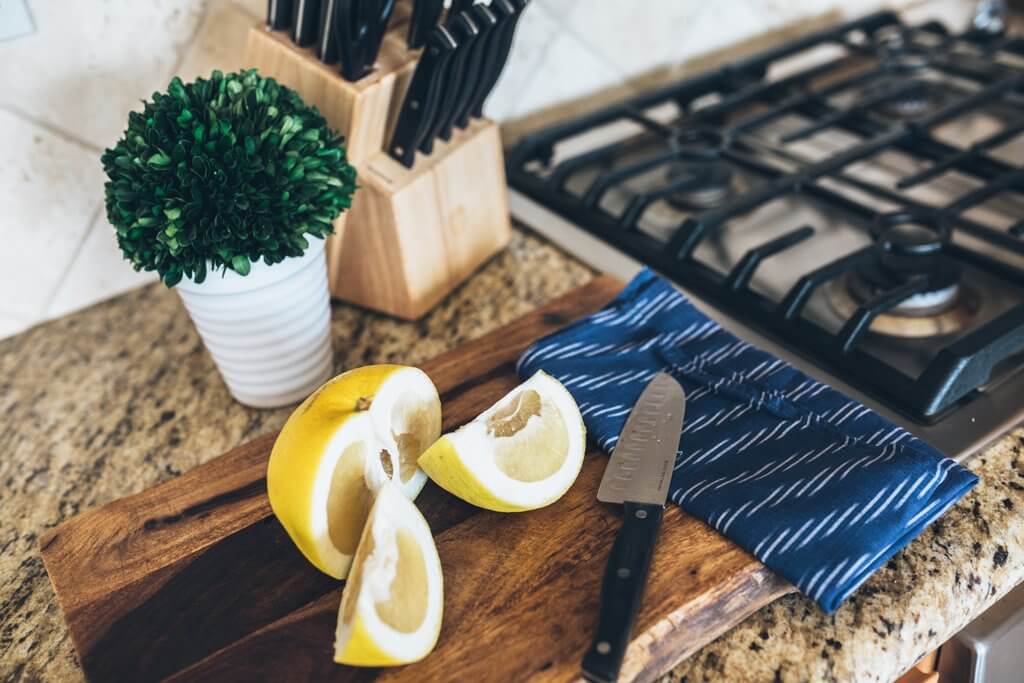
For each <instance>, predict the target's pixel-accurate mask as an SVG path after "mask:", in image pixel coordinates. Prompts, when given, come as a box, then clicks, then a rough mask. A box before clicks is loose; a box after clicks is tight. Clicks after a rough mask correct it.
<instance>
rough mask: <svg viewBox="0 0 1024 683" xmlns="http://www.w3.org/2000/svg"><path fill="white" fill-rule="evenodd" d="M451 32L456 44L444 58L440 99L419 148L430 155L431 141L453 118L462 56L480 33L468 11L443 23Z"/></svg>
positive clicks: (463, 72) (464, 67)
mask: <svg viewBox="0 0 1024 683" xmlns="http://www.w3.org/2000/svg"><path fill="white" fill-rule="evenodd" d="M445 27H446V28H447V29H448V30H449V31H450V32H451V35H452V37H453V38H455V43H456V45H457V47H456V50H455V54H453V55H452V58H451V59H450V60H449V61H448V65H447V67H446V69H445V72H444V76H443V77H442V79H441V88H442V89H441V98H440V101H439V105H438V108H437V112H436V113H435V115H434V119H433V121H432V122H431V124H430V127H429V128H428V130H427V134H426V135H425V136H424V138H423V140H422V142H421V143H420V146H419V149H420V151H421V152H423V153H424V154H431V153H433V151H434V140H435V139H436V138H437V137H438V136H439V135H441V131H442V130H444V129H445V128H446V127H448V128H449V129H450V127H451V126H450V124H451V121H452V120H453V119H454V118H455V113H454V111H453V108H454V107H455V101H456V99H457V98H458V93H459V88H460V86H461V85H462V80H463V78H464V77H465V69H466V57H467V56H468V52H467V50H468V48H469V46H470V44H471V43H472V41H473V39H474V38H475V37H476V36H477V34H478V33H479V32H480V29H478V28H477V27H476V24H474V23H473V20H472V19H470V18H469V15H468V14H457V15H455V16H454V17H453V18H452V20H451V21H450V22H448V23H446V24H445Z"/></svg>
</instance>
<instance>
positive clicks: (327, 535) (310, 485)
mask: <svg viewBox="0 0 1024 683" xmlns="http://www.w3.org/2000/svg"><path fill="white" fill-rule="evenodd" d="M440 433H441V400H440V398H439V397H438V395H437V389H436V388H435V387H434V384H433V382H431V381H430V378H429V377H427V375H426V373H424V372H423V371H422V370H418V369H417V368H410V367H405V366H400V365H370V366H366V367H363V368H359V369H356V370H351V371H349V372H346V373H343V374H341V375H338V376H337V377H335V378H334V379H332V380H330V381H328V382H327V383H325V384H324V385H323V386H322V387H320V388H319V389H317V390H316V391H315V392H314V393H313V394H312V395H311V396H310V397H309V398H307V399H306V400H305V401H303V402H302V403H301V404H300V405H299V407H298V408H296V409H295V412H293V413H292V415H291V417H289V418H288V421H287V422H286V423H285V426H284V428H283V429H282V430H281V433H280V434H279V435H278V437H277V441H276V442H275V443H274V448H273V451H272V452H271V454H270V463H269V464H268V466H267V494H268V496H269V498H270V507H271V508H272V509H273V511H274V514H275V515H276V516H277V518H278V520H280V522H281V524H282V525H283V526H284V528H285V529H286V530H287V532H288V535H289V536H291V538H292V540H293V541H294V542H295V545H296V546H298V548H299V550H301V551H302V553H303V554H304V555H305V556H306V558H307V559H308V560H309V561H310V562H312V563H313V564H314V565H315V566H316V567H317V568H319V569H320V570H321V571H323V572H325V573H327V574H329V575H331V576H333V577H335V578H338V579H342V578H345V576H346V575H347V574H348V570H349V565H350V564H351V562H352V556H353V555H354V554H355V551H356V547H357V545H358V543H359V539H360V536H361V534H362V531H363V526H364V524H365V522H366V518H367V515H368V514H369V511H370V507H371V505H372V504H373V499H374V496H375V494H376V492H377V491H378V490H379V489H380V487H381V486H382V485H383V484H384V483H386V482H393V483H394V485H395V487H396V489H397V490H399V491H400V492H401V493H402V494H404V495H405V496H406V497H407V498H409V499H413V498H415V497H416V496H417V495H418V494H419V492H420V490H421V489H422V488H423V484H424V483H425V482H426V476H425V475H424V473H423V472H422V471H421V470H420V469H419V468H417V467H416V459H417V457H418V456H419V455H420V454H421V453H422V452H423V451H424V450H425V449H426V448H427V447H428V446H429V445H430V444H432V443H433V442H434V441H436V440H437V437H438V436H439V435H440Z"/></svg>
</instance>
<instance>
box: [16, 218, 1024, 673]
mask: <svg viewBox="0 0 1024 683" xmlns="http://www.w3.org/2000/svg"><path fill="white" fill-rule="evenodd" d="M591 275H592V274H591V272H590V271H589V270H588V269H587V268H585V267H584V266H582V265H580V264H579V263H578V262H576V261H574V260H573V259H571V258H570V257H568V256H566V255H565V254H563V253H561V252H560V251H558V250H557V249H556V248H554V247H552V246H551V245H549V244H547V243H545V242H543V241H542V240H540V239H538V238H537V237H534V236H532V235H530V234H528V233H525V232H523V231H520V230H515V231H514V237H513V240H512V244H511V246H510V247H509V248H508V249H507V250H505V251H504V252H503V253H502V254H500V255H499V256H497V257H495V258H494V259H493V260H491V261H490V262H489V263H488V264H487V265H486V266H485V267H484V268H482V269H481V270H480V271H479V272H478V273H477V274H476V275H474V276H473V277H472V278H471V279H470V280H469V281H468V282H466V283H465V284H464V285H463V286H461V287H460V288H458V289H457V290H456V291H455V292H454V293H453V294H452V295H450V296H449V297H448V298H447V299H446V300H445V301H444V302H443V303H442V304H441V305H440V306H438V307H437V308H436V309H435V310H434V311H433V312H432V313H431V314H429V315H428V316H426V317H425V318H424V319H422V320H420V321H417V322H402V321H398V320H395V319H392V318H388V317H386V316H382V315H378V314H374V313H370V312H367V311H365V310H362V309H358V308H356V307H353V306H348V305H345V304H339V303H335V304H334V305H333V311H332V314H333V332H334V338H335V345H334V363H335V367H336V368H338V369H342V368H348V367H353V366H358V365H363V364H366V363H374V362H385V361H392V362H404V363H413V364H415V363H418V362H422V361H424V360H426V359H428V358H430V357H432V356H435V355H437V354H439V353H441V352H442V351H445V350H447V349H449V348H452V347H454V346H456V345H458V344H460V343H462V342H464V341H466V340H469V339H472V338H475V337H478V336H480V335H482V334H484V333H486V332H488V331H490V330H492V329H494V328H496V327H498V326H499V325H502V324H504V323H507V322H510V321H512V320H514V319H515V318H517V317H518V316H520V315H522V314H523V313H526V312H527V311H529V310H531V309H533V308H535V307H536V306H539V305H540V304H542V303H544V302H546V301H548V300H550V299H551V298H553V297H555V296H558V295H560V294H563V293H565V292H566V291H568V290H570V289H572V288H573V287H575V286H577V285H580V284H582V283H583V282H585V281H586V280H587V279H589V278H590V277H591ZM289 412H290V410H289V409H287V408H285V409H280V410H273V411H260V410H253V409H248V408H245V407H243V406H241V405H239V404H238V403H235V402H234V401H233V400H231V399H230V397H229V396H228V393H227V390H226V388H225V387H224V385H223V383H222V382H221V380H220V378H219V376H218V374H217V372H216V370H215V368H214V366H213V362H212V360H211V359H210V357H209V355H208V354H207V353H206V351H205V350H204V349H203V346H202V344H201V343H200V341H199V338H198V336H197V334H196V332H195V330H194V329H193V327H192V325H191V323H190V321H189V319H188V316H187V314H186V312H185V310H184V308H183V307H182V305H181V303H180V301H179V300H178V297H177V295H176V294H175V293H173V292H170V291H167V290H166V289H164V288H163V287H162V286H161V285H150V286H147V287H143V288H141V289H138V290H135V291H132V292H129V293H128V294H125V295H123V296H120V297H118V298H116V299H112V300H110V301H107V302H104V303H101V304H98V305H96V306H93V307H92V308H89V309H86V310H84V311H81V312H79V313H75V314H73V315H70V316H66V317H64V318H60V319H58V320H54V321H51V322H48V323H45V324H43V325H40V326H38V327H35V328H33V329H31V330H29V331H27V332H24V333H22V334H20V335H18V336H16V337H12V338H9V339H6V340H2V341H0V415H3V417H4V419H3V422H2V423H0V453H2V454H3V455H2V457H0V501H2V503H0V513H2V516H0V677H2V678H3V679H4V680H15V679H28V680H36V679H44V680H61V681H66V680H78V679H81V677H82V674H81V670H80V669H79V668H78V665H77V662H76V658H75V653H74V650H73V648H72V645H71V641H70V639H69V638H68V633H67V630H66V628H65V627H64V622H63V617H62V615H61V613H60V609H59V607H58V606H57V603H56V600H55V598H54V595H53V590H52V588H51V587H50V583H49V580H48V579H47V576H46V571H45V570H44V568H43V563H42V559H41V558H40V555H39V548H38V540H37V539H38V537H39V535H40V534H42V533H43V532H44V531H45V530H47V529H49V528H52V527H54V526H56V525H57V524H59V523H60V522H62V521H64V520H66V519H68V518H70V517H72V516H74V515H75V514H77V513H78V512H81V511H83V510H86V509H89V508H92V507H96V506H98V505H102V504H104V503H107V502H109V501H112V500H114V499H116V498H119V497H122V496H125V495H127V494H130V493H134V492H137V491H140V490H142V489H144V488H147V487H149V486H152V485H153V484H155V483H157V482H159V481H162V480H165V479H168V478H170V477H174V476H176V475H178V474H180V473H181V472H184V471H186V470H188V469H191V468H192V467H195V466H196V465H198V464H200V463H202V462H204V461H207V460H209V459H211V458H213V457H216V456H217V455H218V454H220V453H222V452H224V451H226V450H228V449H230V448H232V447H234V446H236V445H238V444H240V443H243V442H245V441H247V440H249V439H251V438H253V437H255V436H257V435H259V434H263V433H266V432H269V431H272V430H274V429H277V428H279V427H280V426H281V425H282V424H283V422H284V420H285V418H286V417H287V415H288V413H289ZM971 467H972V469H974V470H975V471H976V472H977V473H978V474H979V475H980V476H981V480H982V481H981V484H980V485H979V486H978V487H977V488H976V489H975V490H974V491H973V492H972V493H970V494H969V495H968V496H967V497H965V498H964V500H963V501H961V502H960V503H959V504H958V505H957V506H956V507H955V508H954V509H953V510H951V511H950V512H949V513H948V514H947V515H946V516H945V517H944V518H943V519H942V520H940V521H939V522H937V523H936V524H934V525H933V526H932V527H931V528H930V529H929V530H928V531H926V532H925V533H924V534H923V535H922V536H921V538H919V539H918V540H916V541H915V542H914V543H912V544H911V545H910V546H909V547H908V548H907V549H906V550H904V551H903V552H901V553H900V554H898V555H897V556H896V557H895V558H894V559H893V560H892V561H891V562H889V564H888V565H887V566H886V567H884V568H883V569H882V570H880V571H879V572H878V573H877V574H876V575H875V576H874V577H872V579H871V580H870V581H869V582H868V583H867V584H866V585H865V586H864V587H862V588H861V590H859V591H858V592H857V593H856V594H855V595H854V596H853V597H852V598H851V599H850V600H849V601H848V602H847V604H846V605H844V606H843V607H842V608H841V609H840V610H838V611H837V612H836V613H835V614H833V615H831V616H826V615H824V614H822V613H821V611H820V610H818V608H817V607H815V606H814V605H813V604H812V603H811V602H810V601H809V600H806V599H804V598H803V597H800V596H788V597H786V598H783V599H781V600H778V601H777V602H775V603H774V604H772V605H769V606H767V607H765V608H763V609H761V610H760V611H758V612H756V613H755V614H753V615H752V616H751V617H749V618H748V619H747V620H746V621H745V622H743V623H742V624H740V625H739V626H737V627H736V628H734V629H733V630H732V631H730V632H728V633H726V634H724V635H722V636H721V637H719V638H718V639H717V640H716V641H714V642H712V643H711V644H709V645H707V646H706V647H704V648H703V649H702V650H700V651H699V652H697V653H696V654H694V655H693V656H691V657H690V658H689V659H688V660H686V661H685V662H683V663H682V664H680V665H679V666H678V667H677V668H676V669H675V670H674V671H673V672H672V673H671V674H669V675H667V676H666V677H665V678H664V679H663V680H664V681H687V682H694V681H747V680H750V681H834V680H835V681H887V680H891V679H892V678H893V677H895V676H896V675H898V674H899V673H900V672H902V671H904V670H905V669H907V668H908V667H909V666H911V665H912V664H913V662H914V661H915V660H916V659H917V657H918V656H920V655H921V654H923V653H924V652H926V651H928V650H929V649H931V648H933V647H934V646H935V645H937V644H939V643H941V642H942V641H943V640H945V639H946V638H948V637H949V636H950V635H951V634H953V633H954V632H956V631H957V630H958V629H959V628H960V627H961V626H962V625H963V624H965V623H966V622H968V621H969V620H970V619H971V618H972V617H973V616H975V615H977V614H978V613H979V612H980V611H982V610H983V609H984V608H985V607H987V606H988V605H989V604H991V603H992V602H994V601H995V600H996V599H997V598H998V597H999V596H1000V595H1002V594H1003V593H1005V592H1006V591H1008V590H1009V589H1010V588H1012V587H1013V586H1015V585H1016V584H1017V583H1018V582H1019V581H1021V579H1022V578H1024V430H1018V431H1017V432H1015V433H1014V434H1012V435H1009V436H1007V437H1005V438H1004V439H1003V440H1002V441H1000V442H999V443H998V444H996V445H994V446H993V447H991V448H990V449H988V450H987V451H986V452H985V453H984V454H983V455H982V456H980V457H978V458H976V459H975V460H974V461H973V462H972V464H971Z"/></svg>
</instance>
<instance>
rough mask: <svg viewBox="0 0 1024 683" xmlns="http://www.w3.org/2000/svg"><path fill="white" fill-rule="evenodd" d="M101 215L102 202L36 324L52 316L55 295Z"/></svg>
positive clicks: (78, 257)
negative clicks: (51, 310) (51, 308)
mask: <svg viewBox="0 0 1024 683" xmlns="http://www.w3.org/2000/svg"><path fill="white" fill-rule="evenodd" d="M102 214H103V202H100V205H99V206H98V207H96V208H95V209H93V212H92V215H91V216H90V217H89V224H88V227H87V228H86V229H85V231H84V232H83V233H82V237H81V238H80V239H79V240H78V246H77V247H75V251H74V255H73V256H72V257H71V259H70V260H69V261H68V262H67V263H66V264H65V265H64V273H63V275H61V277H60V278H58V279H57V283H56V284H55V285H54V286H53V289H51V290H50V293H49V294H48V295H47V296H46V302H45V303H44V304H43V310H42V313H41V315H40V317H39V320H38V321H37V322H42V321H43V320H50V319H51V318H52V316H51V315H50V307H51V306H53V302H54V301H55V300H56V299H57V295H58V294H59V293H60V290H61V288H63V287H64V284H65V283H66V282H67V278H68V273H70V272H71V269H72V268H74V266H75V264H76V263H78V259H80V258H82V252H83V251H85V242H86V240H88V239H89V236H90V235H92V232H93V230H96V229H97V228H96V226H97V224H98V223H99V222H100V221H99V217H100V216H101V215H102ZM69 312H70V311H69ZM58 317H59V316H58Z"/></svg>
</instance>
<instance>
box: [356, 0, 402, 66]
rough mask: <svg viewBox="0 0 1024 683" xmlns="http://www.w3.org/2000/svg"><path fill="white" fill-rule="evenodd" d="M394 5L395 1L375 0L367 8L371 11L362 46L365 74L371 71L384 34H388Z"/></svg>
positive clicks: (364, 0)
mask: <svg viewBox="0 0 1024 683" xmlns="http://www.w3.org/2000/svg"><path fill="white" fill-rule="evenodd" d="M363 2H366V0H363ZM395 4H396V2H395V0H375V2H374V3H371V4H370V6H369V7H370V9H371V10H373V11H372V12H371V14H370V15H369V21H368V22H367V33H366V42H365V43H364V44H363V69H364V71H366V72H370V71H372V70H373V65H374V63H375V62H376V61H377V55H378V54H380V46H381V43H383V42H384V34H385V33H387V32H388V23H389V22H390V21H391V15H392V14H393V13H394V11H395Z"/></svg>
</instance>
